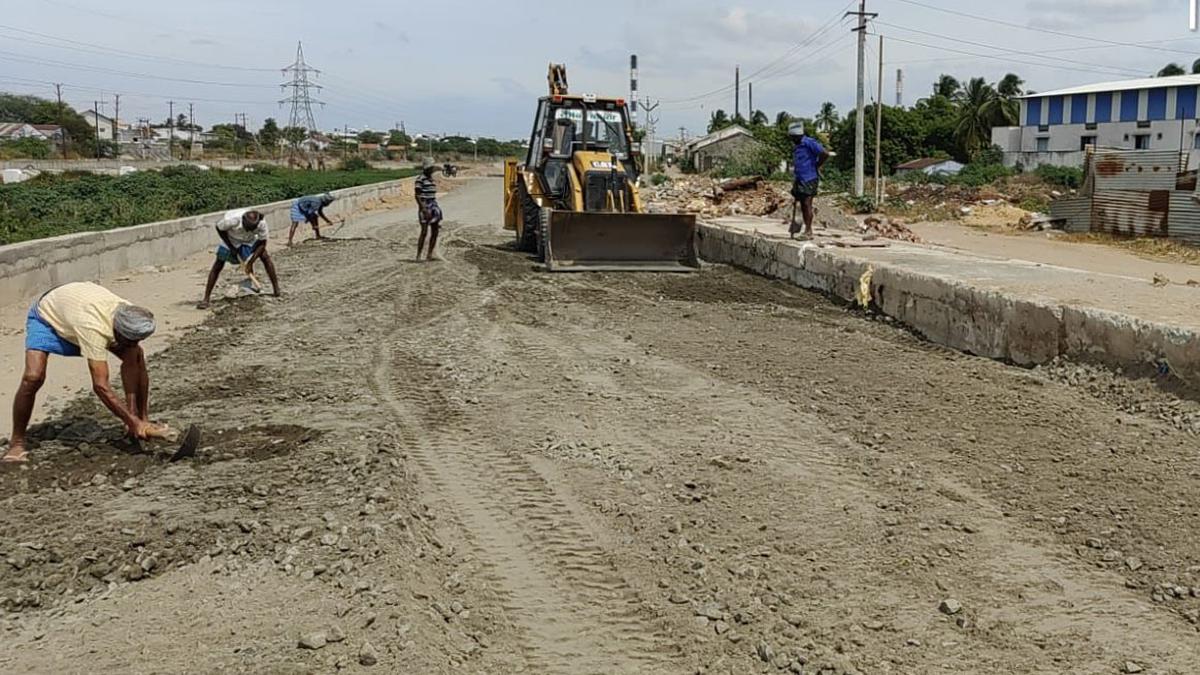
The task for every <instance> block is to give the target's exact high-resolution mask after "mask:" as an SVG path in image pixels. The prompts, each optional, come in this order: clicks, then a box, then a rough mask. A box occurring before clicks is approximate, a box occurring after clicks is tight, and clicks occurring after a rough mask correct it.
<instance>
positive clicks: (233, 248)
mask: <svg viewBox="0 0 1200 675" xmlns="http://www.w3.org/2000/svg"><path fill="white" fill-rule="evenodd" d="M217 236H219V237H221V241H222V242H224V243H225V248H227V249H229V252H230V253H232V254H233V259H234V260H241V259H242V256H241V255H240V254H238V247H236V246H234V245H233V240H232V239H230V238H229V233H228V232H226V231H225V230H222V229H221V228H219V227H218V228H217Z"/></svg>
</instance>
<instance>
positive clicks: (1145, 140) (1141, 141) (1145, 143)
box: [1133, 134, 1150, 150]
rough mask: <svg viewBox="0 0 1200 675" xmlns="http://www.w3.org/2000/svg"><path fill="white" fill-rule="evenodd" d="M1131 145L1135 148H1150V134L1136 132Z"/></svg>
mask: <svg viewBox="0 0 1200 675" xmlns="http://www.w3.org/2000/svg"><path fill="white" fill-rule="evenodd" d="M1133 147H1134V149H1135V150H1149V149H1150V134H1138V135H1137V136H1134V137H1133Z"/></svg>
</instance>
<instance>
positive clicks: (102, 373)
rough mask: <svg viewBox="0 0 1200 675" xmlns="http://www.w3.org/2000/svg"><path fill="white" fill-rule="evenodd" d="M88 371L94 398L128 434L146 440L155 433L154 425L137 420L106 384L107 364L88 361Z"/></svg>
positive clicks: (105, 362)
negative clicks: (121, 424) (98, 400)
mask: <svg viewBox="0 0 1200 675" xmlns="http://www.w3.org/2000/svg"><path fill="white" fill-rule="evenodd" d="M88 371H90V372H91V374H92V391H94V392H95V393H96V397H97V398H99V399H100V402H101V403H103V404H104V406H105V407H106V408H108V409H109V410H111V411H112V413H113V414H114V415H116V416H117V417H119V418H121V421H122V422H124V423H125V427H126V428H128V429H129V433H130V434H132V435H133V436H135V437H137V438H148V437H150V436H152V435H154V433H155V428H154V425H152V424H150V422H149V421H147V420H143V419H141V418H139V417H138V416H137V415H136V414H134V413H133V412H132V411H130V410H129V408H128V407H127V406H126V405H125V404H124V403H123V402H122V401H121V399H120V397H118V396H117V393H116V392H115V391H113V389H112V386H111V385H109V383H108V362H107V361H94V360H92V359H88Z"/></svg>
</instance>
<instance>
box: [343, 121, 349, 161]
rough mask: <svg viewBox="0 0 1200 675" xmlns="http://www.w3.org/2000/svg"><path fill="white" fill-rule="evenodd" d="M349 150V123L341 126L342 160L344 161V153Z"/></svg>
mask: <svg viewBox="0 0 1200 675" xmlns="http://www.w3.org/2000/svg"><path fill="white" fill-rule="evenodd" d="M349 152H350V125H349V124H345V125H343V126H342V161H343V162H344V161H346V155H347V154H348V153H349Z"/></svg>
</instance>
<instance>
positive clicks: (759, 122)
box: [750, 110, 771, 127]
mask: <svg viewBox="0 0 1200 675" xmlns="http://www.w3.org/2000/svg"><path fill="white" fill-rule="evenodd" d="M770 121H771V120H770V118H768V117H767V113H765V112H763V111H761V110H755V111H754V114H753V115H751V116H750V125H751V126H755V127H765V126H767V122H770Z"/></svg>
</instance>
